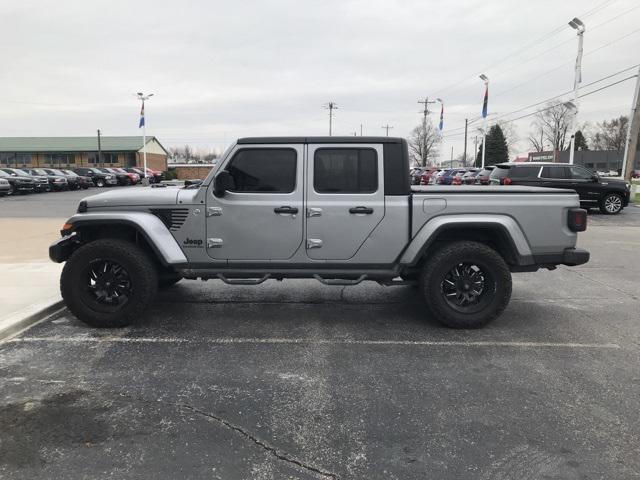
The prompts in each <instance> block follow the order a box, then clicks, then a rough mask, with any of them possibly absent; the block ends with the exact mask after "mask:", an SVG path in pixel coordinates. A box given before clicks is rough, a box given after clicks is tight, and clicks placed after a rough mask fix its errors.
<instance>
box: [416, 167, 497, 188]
mask: <svg viewBox="0 0 640 480" xmlns="http://www.w3.org/2000/svg"><path fill="white" fill-rule="evenodd" d="M493 168H494V167H493V166H489V167H485V168H474V167H465V168H436V167H416V168H414V169H412V170H411V172H410V177H411V184H412V185H474V184H477V185H489V184H490V183H491V182H490V180H489V177H490V175H491V171H492V170H493Z"/></svg>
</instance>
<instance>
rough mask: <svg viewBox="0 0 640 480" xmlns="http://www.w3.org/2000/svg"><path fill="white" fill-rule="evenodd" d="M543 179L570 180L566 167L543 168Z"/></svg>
mask: <svg viewBox="0 0 640 480" xmlns="http://www.w3.org/2000/svg"><path fill="white" fill-rule="evenodd" d="M540 176H541V177H542V178H556V179H566V178H569V175H568V171H567V168H566V167H556V166H553V167H543V168H542V173H541V174H540Z"/></svg>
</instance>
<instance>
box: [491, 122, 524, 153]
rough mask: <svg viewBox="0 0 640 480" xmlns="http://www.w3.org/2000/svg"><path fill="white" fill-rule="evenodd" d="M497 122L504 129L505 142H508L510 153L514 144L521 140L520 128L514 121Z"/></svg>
mask: <svg viewBox="0 0 640 480" xmlns="http://www.w3.org/2000/svg"><path fill="white" fill-rule="evenodd" d="M496 123H497V124H498V126H500V128H501V129H502V133H503V134H504V140H505V142H507V149H508V151H509V154H511V151H512V150H513V147H514V145H515V144H516V143H518V142H519V141H520V137H519V136H518V130H517V129H516V126H515V124H514V123H513V122H504V121H498V122H496Z"/></svg>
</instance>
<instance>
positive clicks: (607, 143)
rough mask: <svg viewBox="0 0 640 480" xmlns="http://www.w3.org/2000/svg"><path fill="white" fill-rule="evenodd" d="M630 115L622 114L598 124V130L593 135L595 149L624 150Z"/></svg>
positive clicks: (592, 140)
mask: <svg viewBox="0 0 640 480" xmlns="http://www.w3.org/2000/svg"><path fill="white" fill-rule="evenodd" d="M628 125H629V117H627V116H625V115H622V116H620V117H618V118H613V119H611V120H610V121H608V122H607V121H606V120H605V121H604V122H602V123H597V124H596V128H595V130H596V132H595V134H592V136H591V143H592V145H593V148H594V150H618V151H619V152H621V151H623V150H624V146H625V142H626V141H627V126H628Z"/></svg>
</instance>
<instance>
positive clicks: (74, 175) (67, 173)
mask: <svg viewBox="0 0 640 480" xmlns="http://www.w3.org/2000/svg"><path fill="white" fill-rule="evenodd" d="M62 171H63V172H64V173H65V174H66V175H71V176H73V177H77V176H78V174H77V173H76V172H72V171H71V170H62Z"/></svg>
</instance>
